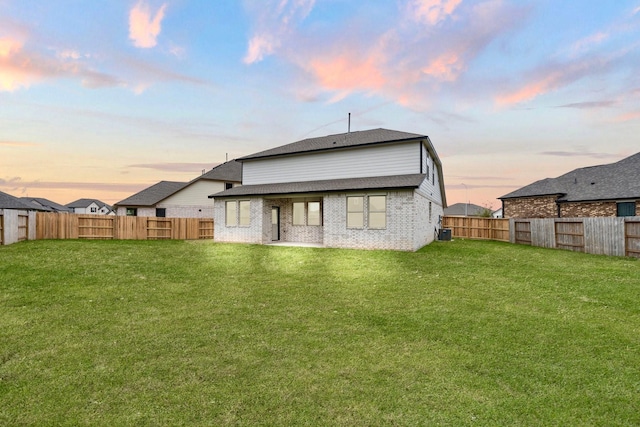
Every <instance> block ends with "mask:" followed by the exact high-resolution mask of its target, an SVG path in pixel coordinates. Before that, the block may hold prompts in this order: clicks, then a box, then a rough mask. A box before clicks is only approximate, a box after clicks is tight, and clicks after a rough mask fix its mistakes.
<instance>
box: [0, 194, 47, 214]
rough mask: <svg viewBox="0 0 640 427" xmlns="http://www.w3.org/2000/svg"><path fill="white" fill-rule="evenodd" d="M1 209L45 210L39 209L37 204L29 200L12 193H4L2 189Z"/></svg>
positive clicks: (0, 195)
mask: <svg viewBox="0 0 640 427" xmlns="http://www.w3.org/2000/svg"><path fill="white" fill-rule="evenodd" d="M0 209H15V210H24V211H37V210H44V209H38V208H37V206H35V205H32V204H31V203H29V202H28V201H24V200H21V199H19V198H18V197H14V196H12V195H11V194H7V193H3V192H2V191H0Z"/></svg>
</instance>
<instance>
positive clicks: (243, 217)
mask: <svg viewBox="0 0 640 427" xmlns="http://www.w3.org/2000/svg"><path fill="white" fill-rule="evenodd" d="M250 208H251V203H250V202H249V200H240V225H245V226H246V225H251V210H250Z"/></svg>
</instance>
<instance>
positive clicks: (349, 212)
mask: <svg viewBox="0 0 640 427" xmlns="http://www.w3.org/2000/svg"><path fill="white" fill-rule="evenodd" d="M350 199H353V200H356V199H360V207H361V209H359V210H352V209H350V206H349V200H350ZM364 200H365V196H347V206H346V208H347V221H346V223H347V228H349V229H364V228H365V224H364V212H365V207H364ZM352 215H358V218H359V219H360V224H356V225H354V224H352V223H351V220H350V219H351V217H352Z"/></svg>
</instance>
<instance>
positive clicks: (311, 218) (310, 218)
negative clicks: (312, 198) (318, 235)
mask: <svg viewBox="0 0 640 427" xmlns="http://www.w3.org/2000/svg"><path fill="white" fill-rule="evenodd" d="M307 210H308V212H307V225H322V214H321V213H320V202H309V203H307Z"/></svg>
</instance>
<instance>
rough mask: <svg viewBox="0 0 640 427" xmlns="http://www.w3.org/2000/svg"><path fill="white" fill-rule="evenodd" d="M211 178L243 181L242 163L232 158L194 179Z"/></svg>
mask: <svg viewBox="0 0 640 427" xmlns="http://www.w3.org/2000/svg"><path fill="white" fill-rule="evenodd" d="M200 179H210V180H215V181H228V182H242V163H240V162H238V161H236V160H230V161H228V162H226V163H222V164H220V165H218V166H216V167H215V168H213V169H211V170H210V171H209V172H207V173H205V174H204V175H201V176H199V177H198V178H196V179H194V180H193V181H197V180H200Z"/></svg>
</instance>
